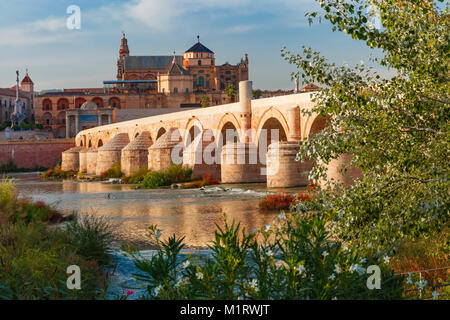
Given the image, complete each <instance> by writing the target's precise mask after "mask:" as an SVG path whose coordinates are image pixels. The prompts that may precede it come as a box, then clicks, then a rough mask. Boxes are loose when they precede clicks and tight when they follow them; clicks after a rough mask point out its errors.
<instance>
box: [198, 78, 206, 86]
mask: <svg viewBox="0 0 450 320" xmlns="http://www.w3.org/2000/svg"><path fill="white" fill-rule="evenodd" d="M198 85H199V86H200V87H202V88H204V87H205V78H204V77H199V78H198Z"/></svg>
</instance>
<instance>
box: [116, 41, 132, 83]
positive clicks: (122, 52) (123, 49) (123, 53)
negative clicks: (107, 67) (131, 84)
mask: <svg viewBox="0 0 450 320" xmlns="http://www.w3.org/2000/svg"><path fill="white" fill-rule="evenodd" d="M122 34H123V37H122V40H120V49H119V58H118V59H117V80H122V75H123V71H124V60H125V57H128V56H129V55H130V49H128V40H127V38H126V37H125V32H122Z"/></svg>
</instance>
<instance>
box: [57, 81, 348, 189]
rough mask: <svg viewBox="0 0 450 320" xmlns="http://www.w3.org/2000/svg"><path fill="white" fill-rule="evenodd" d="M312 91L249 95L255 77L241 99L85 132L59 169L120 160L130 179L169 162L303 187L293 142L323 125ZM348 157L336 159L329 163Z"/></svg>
mask: <svg viewBox="0 0 450 320" xmlns="http://www.w3.org/2000/svg"><path fill="white" fill-rule="evenodd" d="M312 94H314V93H311V92H308V93H298V94H292V95H286V96H279V97H273V98H266V99H256V100H252V82H251V81H242V82H240V84H239V102H237V103H231V104H226V105H220V106H215V107H208V108H202V109H195V110H188V111H181V112H175V113H170V114H164V115H159V116H152V117H148V118H141V119H137V120H132V121H126V122H120V123H114V124H110V125H105V126H100V127H95V128H92V129H88V130H84V131H81V132H79V133H78V135H77V136H76V140H75V143H76V147H75V148H72V149H70V150H68V151H66V152H64V153H63V165H62V166H63V170H67V171H68V170H74V171H81V172H84V173H87V174H88V175H101V174H102V173H103V172H105V171H107V170H108V169H110V168H111V167H112V166H113V164H114V163H117V162H120V163H121V168H122V172H123V174H124V175H126V176H129V175H130V174H131V173H133V172H134V171H137V170H138V169H140V168H142V167H147V168H149V169H152V170H163V169H165V168H167V167H168V166H169V165H170V164H172V163H178V164H183V165H186V166H190V167H191V168H193V173H194V176H195V177H202V176H203V175H204V174H211V176H212V177H213V178H217V179H219V180H221V182H222V183H246V182H265V181H267V184H268V186H269V187H292V186H300V185H305V184H307V182H308V181H307V173H308V171H309V170H310V164H309V163H308V162H303V163H301V162H297V161H295V155H296V153H297V151H298V142H299V141H300V140H303V139H307V138H308V137H309V136H310V135H312V134H314V133H316V132H318V131H319V130H322V129H323V128H324V126H325V120H324V119H323V118H322V117H320V116H318V115H317V114H314V113H312V112H310V113H309V114H308V115H305V114H304V113H303V112H302V111H311V110H312V108H313V106H314V104H313V102H312V101H311V97H312ZM345 160H348V159H339V161H337V162H336V163H334V164H333V166H334V167H336V168H337V167H339V166H340V165H342V163H341V162H343V161H344V162H345Z"/></svg>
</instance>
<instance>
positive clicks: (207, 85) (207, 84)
mask: <svg viewBox="0 0 450 320" xmlns="http://www.w3.org/2000/svg"><path fill="white" fill-rule="evenodd" d="M206 87H207V88H208V89H209V81H206Z"/></svg>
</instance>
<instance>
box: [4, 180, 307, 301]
mask: <svg viewBox="0 0 450 320" xmlns="http://www.w3.org/2000/svg"><path fill="white" fill-rule="evenodd" d="M9 177H10V178H12V179H13V180H14V183H15V185H16V187H17V189H18V191H19V195H20V196H21V197H27V198H29V199H31V200H35V201H37V200H41V201H44V202H45V203H47V204H49V205H51V206H52V207H54V208H55V209H58V210H60V211H62V212H63V213H66V214H70V213H72V212H77V213H78V214H79V215H96V216H102V217H105V219H107V220H108V221H109V222H111V224H112V225H113V226H114V227H115V238H116V241H115V243H113V249H114V250H113V261H114V264H115V267H114V275H113V276H112V278H111V281H110V285H109V288H108V295H107V298H108V299H114V298H115V297H117V295H120V294H123V293H124V292H126V288H130V287H135V286H136V285H137V284H136V283H135V280H134V278H133V276H132V274H133V273H136V272H138V270H137V269H136V268H135V266H134V263H133V260H131V259H130V258H127V257H125V256H124V255H123V253H122V252H121V251H120V249H119V248H120V245H121V244H122V243H125V242H126V243H129V244H132V245H135V246H138V247H139V248H140V249H141V254H142V255H143V256H144V257H150V256H152V255H153V254H154V253H155V250H154V249H155V247H154V245H153V243H152V242H151V241H150V240H149V239H148V237H147V233H148V227H149V226H150V225H151V224H156V225H158V228H159V229H162V230H163V235H162V238H164V237H168V236H170V235H173V234H174V233H175V234H176V235H177V236H185V237H186V238H185V244H186V249H187V250H184V251H183V253H184V254H187V253H191V254H197V255H199V254H200V255H202V254H208V250H207V249H206V250H205V248H206V246H207V244H208V243H210V242H211V241H212V240H213V238H214V231H215V229H216V226H215V224H216V223H217V224H219V225H222V213H226V214H227V216H228V219H229V220H231V219H235V220H236V221H237V222H239V223H241V226H242V227H244V228H245V229H246V230H247V231H249V232H250V231H251V230H252V229H254V228H255V229H260V228H262V227H263V226H265V225H266V224H267V223H270V222H271V221H272V219H273V218H274V216H275V215H277V214H278V213H262V212H259V210H258V203H259V201H260V200H261V198H262V197H263V196H264V195H266V194H267V193H268V192H270V191H275V190H268V189H267V188H266V185H265V184H233V185H220V186H210V187H206V188H205V190H200V189H189V190H179V189H176V190H172V189H158V190H136V189H135V186H133V185H122V184H111V183H105V182H75V181H69V180H68V181H41V179H40V176H39V174H38V173H25V174H13V175H10V176H9ZM296 190H298V189H291V190H289V191H296ZM134 290H135V291H136V293H135V294H134V295H133V296H132V297H130V298H131V299H136V298H138V297H139V296H140V295H141V294H144V293H145V289H141V290H139V289H138V290H136V288H134Z"/></svg>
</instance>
